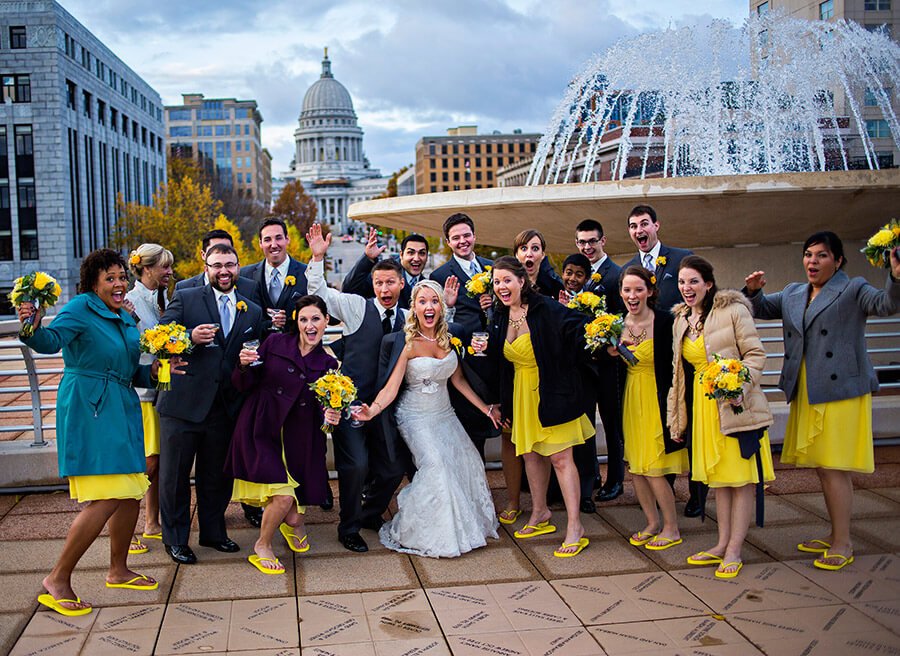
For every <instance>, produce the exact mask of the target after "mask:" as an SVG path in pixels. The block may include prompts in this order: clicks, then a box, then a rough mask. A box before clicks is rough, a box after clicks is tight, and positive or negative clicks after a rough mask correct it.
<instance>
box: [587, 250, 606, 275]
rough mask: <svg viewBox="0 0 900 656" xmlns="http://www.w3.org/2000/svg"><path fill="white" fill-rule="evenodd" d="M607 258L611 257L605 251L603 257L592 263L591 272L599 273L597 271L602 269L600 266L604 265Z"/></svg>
mask: <svg viewBox="0 0 900 656" xmlns="http://www.w3.org/2000/svg"><path fill="white" fill-rule="evenodd" d="M607 258H609V255H607V254H606V253H604V254H603V257H601V258H600V259H599V260H597V261H596V262H594V263H593V264H592V265H591V272H592V273H597V272H598V271H599V270H600V267H602V266H603V263H604V262H606V260H607Z"/></svg>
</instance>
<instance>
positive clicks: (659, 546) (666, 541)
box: [644, 536, 684, 551]
mask: <svg viewBox="0 0 900 656" xmlns="http://www.w3.org/2000/svg"><path fill="white" fill-rule="evenodd" d="M657 540H659V541H660V542H663V543H664V544H653V543H654V542H656V541H657ZM682 542H684V540H682V539H681V538H678V539H677V540H672V539H670V538H661V537H659V536H656V537H655V538H653V539H652V540H650V541H649V542H647V544H645V545H644V549H649V550H650V551H662V550H663V549H668V548H669V547H674V546H675V545H676V544H681V543H682Z"/></svg>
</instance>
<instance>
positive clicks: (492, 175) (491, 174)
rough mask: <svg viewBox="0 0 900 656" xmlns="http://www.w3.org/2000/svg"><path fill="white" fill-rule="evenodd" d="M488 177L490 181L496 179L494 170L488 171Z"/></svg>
mask: <svg viewBox="0 0 900 656" xmlns="http://www.w3.org/2000/svg"><path fill="white" fill-rule="evenodd" d="M487 179H488V182H490V181H491V180H493V179H494V172H493V171H488V172H487Z"/></svg>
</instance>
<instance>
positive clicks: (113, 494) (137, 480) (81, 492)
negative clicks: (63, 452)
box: [69, 474, 150, 503]
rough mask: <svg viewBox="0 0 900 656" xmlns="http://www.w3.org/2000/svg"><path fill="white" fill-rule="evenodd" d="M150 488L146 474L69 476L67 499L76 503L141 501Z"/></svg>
mask: <svg viewBox="0 0 900 656" xmlns="http://www.w3.org/2000/svg"><path fill="white" fill-rule="evenodd" d="M149 487H150V479H149V478H147V474H88V475H85V476H69V497H70V498H72V499H77V500H78V503H83V502H85V501H99V500H101V499H137V500H140V499H143V498H144V495H145V494H146V493H147V489H148V488H149Z"/></svg>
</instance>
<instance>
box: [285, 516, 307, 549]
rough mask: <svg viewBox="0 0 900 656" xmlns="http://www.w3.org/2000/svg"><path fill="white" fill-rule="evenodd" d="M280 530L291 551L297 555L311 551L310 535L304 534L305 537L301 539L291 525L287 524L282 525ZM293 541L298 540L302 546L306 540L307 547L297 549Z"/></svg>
mask: <svg viewBox="0 0 900 656" xmlns="http://www.w3.org/2000/svg"><path fill="white" fill-rule="evenodd" d="M278 530H279V531H281V534H282V535H283V536H284V539H285V540H287V545H288V549H290V550H291V551H294V552H296V553H304V552H306V551H309V534H308V533H304V534H303V537H302V538H301V537H300V536H298V535H297V534H296V533H294V529H293V528H292V527H291V526H290V525H289V524H285V523H282V524H281V525H280V526H279V527H278ZM292 539H293V540H297V541H298V542H299V544H301V545H302V544H303V541H304V540H306V546H305V547H303V546H301V547H299V548H297V547H295V546H294V543H293V541H292Z"/></svg>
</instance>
